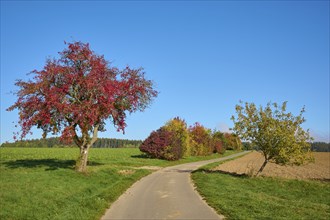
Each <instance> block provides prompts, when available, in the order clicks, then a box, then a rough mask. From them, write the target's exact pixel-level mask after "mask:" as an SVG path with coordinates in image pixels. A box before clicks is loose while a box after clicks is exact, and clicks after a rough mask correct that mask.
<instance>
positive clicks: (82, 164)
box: [75, 146, 89, 173]
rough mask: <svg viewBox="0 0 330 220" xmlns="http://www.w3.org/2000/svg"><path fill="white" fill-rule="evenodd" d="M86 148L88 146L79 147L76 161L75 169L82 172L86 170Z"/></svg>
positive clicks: (87, 148)
mask: <svg viewBox="0 0 330 220" xmlns="http://www.w3.org/2000/svg"><path fill="white" fill-rule="evenodd" d="M88 150H89V147H83V146H82V147H80V155H79V157H78V159H77V161H76V167H75V169H76V171H77V172H80V173H84V172H86V170H87V161H88Z"/></svg>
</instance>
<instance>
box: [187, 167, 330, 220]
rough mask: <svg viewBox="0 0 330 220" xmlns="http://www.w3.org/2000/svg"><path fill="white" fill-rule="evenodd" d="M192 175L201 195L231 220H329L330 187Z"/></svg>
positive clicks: (217, 174) (209, 173)
mask: <svg viewBox="0 0 330 220" xmlns="http://www.w3.org/2000/svg"><path fill="white" fill-rule="evenodd" d="M217 165H219V163H215V164H210V165H207V166H205V167H203V168H201V169H199V170H197V171H196V172H194V173H193V174H192V178H193V181H194V183H195V185H196V186H197V190H198V191H199V193H200V194H201V195H202V196H203V197H204V198H205V199H206V201H207V203H208V204H209V205H210V206H212V207H213V208H214V209H215V210H217V212H218V213H221V214H223V215H225V216H226V217H227V218H228V219H290V220H291V219H330V183H329V182H320V181H307V180H287V179H281V178H270V177H258V178H250V177H248V176H233V175H229V174H224V173H221V172H219V171H212V170H211V169H212V168H213V167H216V166H217Z"/></svg>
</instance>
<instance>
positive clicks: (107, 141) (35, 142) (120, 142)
mask: <svg viewBox="0 0 330 220" xmlns="http://www.w3.org/2000/svg"><path fill="white" fill-rule="evenodd" d="M141 143H142V141H140V140H127V139H115V138H99V139H98V140H97V141H96V142H95V143H94V144H93V146H92V147H93V148H124V147H138V146H139V145H140V144H141ZM1 147H35V148H38V147H40V148H42V147H43V148H46V147H49V148H56V147H75V146H74V145H73V144H67V143H64V142H63V141H61V139H60V138H57V137H51V138H42V139H32V140H22V141H16V142H14V143H3V144H2V145H1Z"/></svg>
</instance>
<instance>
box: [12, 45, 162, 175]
mask: <svg viewBox="0 0 330 220" xmlns="http://www.w3.org/2000/svg"><path fill="white" fill-rule="evenodd" d="M66 44H67V45H68V48H66V49H64V50H63V51H62V52H60V53H59V55H60V58H59V59H48V60H47V61H46V64H45V66H44V68H43V69H42V70H41V71H37V70H34V71H32V73H33V74H34V78H33V79H32V80H29V81H22V80H18V81H17V82H16V86H18V87H19V90H18V92H17V96H18V100H17V101H16V103H15V104H14V105H12V106H11V107H9V108H8V109H7V110H9V111H12V110H14V109H18V111H19V125H20V126H21V138H24V137H25V136H26V135H27V133H28V132H29V131H30V129H31V128H32V127H33V126H37V128H40V129H42V130H43V132H44V135H43V136H44V137H45V136H46V135H47V133H52V134H58V133H61V138H62V139H63V140H66V141H74V143H75V144H76V145H77V146H78V147H79V149H80V155H79V157H78V159H77V162H76V170H77V171H79V172H84V171H86V167H87V160H88V150H89V149H90V147H91V146H92V145H93V143H94V142H95V141H96V140H97V133H98V131H105V122H106V120H108V119H110V120H111V121H112V123H113V124H114V126H115V127H116V128H117V130H118V131H123V132H124V129H125V127H126V123H125V119H126V114H127V113H132V112H135V111H143V110H144V109H145V108H146V107H148V106H149V104H150V103H151V101H152V99H153V98H154V97H156V96H157V91H156V90H154V88H153V83H152V82H151V81H150V80H147V79H145V77H144V72H143V69H142V68H140V69H131V68H129V67H126V68H125V69H123V70H119V69H118V68H116V67H112V66H110V63H109V62H108V61H106V60H105V59H104V57H103V56H99V55H97V54H95V53H94V51H92V50H91V49H90V47H89V44H85V43H82V42H73V43H66Z"/></svg>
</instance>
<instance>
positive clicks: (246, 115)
mask: <svg viewBox="0 0 330 220" xmlns="http://www.w3.org/2000/svg"><path fill="white" fill-rule="evenodd" d="M286 106H287V102H283V104H282V105H281V106H279V105H278V104H277V103H271V102H269V103H268V104H267V106H266V107H264V108H263V107H262V106H260V107H259V108H257V107H256V105H255V104H254V103H248V102H245V103H243V102H242V101H240V104H239V105H236V113H237V117H235V116H232V118H231V119H232V120H233V122H234V128H233V130H234V132H235V133H236V134H237V135H238V136H239V137H240V138H241V139H242V140H244V141H248V142H250V143H251V144H252V145H254V146H256V147H257V148H258V149H259V150H260V151H261V152H262V154H263V156H264V158H265V161H264V163H263V164H262V166H261V167H260V169H259V171H258V173H257V175H259V174H260V173H261V172H262V171H263V169H264V168H265V166H266V165H267V163H268V162H270V161H272V162H275V163H276V164H280V165H285V164H295V165H300V164H303V163H304V162H306V161H312V160H313V157H312V154H311V151H310V142H311V141H312V140H313V139H312V137H310V135H309V130H306V131H305V130H304V129H303V128H302V127H301V124H302V123H303V122H305V118H304V117H303V116H302V115H303V113H304V112H305V108H302V110H301V111H300V114H299V115H298V116H294V115H293V114H292V113H290V112H287V111H286Z"/></svg>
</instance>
